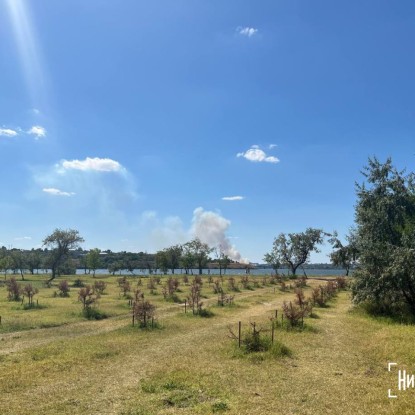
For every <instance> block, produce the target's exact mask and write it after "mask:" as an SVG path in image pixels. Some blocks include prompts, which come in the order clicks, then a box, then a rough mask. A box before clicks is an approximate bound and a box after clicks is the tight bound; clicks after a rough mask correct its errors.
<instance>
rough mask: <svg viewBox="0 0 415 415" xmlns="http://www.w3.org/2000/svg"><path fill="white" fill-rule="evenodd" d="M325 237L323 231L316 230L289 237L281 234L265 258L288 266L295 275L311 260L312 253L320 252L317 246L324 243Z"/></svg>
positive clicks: (310, 229)
mask: <svg viewBox="0 0 415 415" xmlns="http://www.w3.org/2000/svg"><path fill="white" fill-rule="evenodd" d="M325 235H327V234H326V233H325V232H323V230H322V229H315V228H307V229H306V231H305V232H301V233H289V234H288V235H285V234H284V233H281V234H279V235H278V237H277V238H275V239H274V243H273V248H272V251H271V252H269V253H268V254H265V257H266V258H268V260H270V261H273V262H274V263H281V264H284V265H287V266H288V267H289V269H290V270H291V273H292V275H295V273H296V271H297V268H298V267H299V266H300V265H302V264H304V263H306V262H307V261H308V260H309V257H310V253H311V252H320V251H319V249H318V248H317V245H319V244H321V243H323V237H324V236H325Z"/></svg>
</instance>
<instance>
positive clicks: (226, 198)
mask: <svg viewBox="0 0 415 415" xmlns="http://www.w3.org/2000/svg"><path fill="white" fill-rule="evenodd" d="M243 199H245V197H244V196H225V197H222V200H229V201H233V200H243Z"/></svg>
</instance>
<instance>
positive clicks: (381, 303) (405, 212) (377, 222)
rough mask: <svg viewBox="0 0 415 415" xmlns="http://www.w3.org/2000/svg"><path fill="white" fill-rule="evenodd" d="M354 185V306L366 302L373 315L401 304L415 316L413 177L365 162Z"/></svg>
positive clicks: (374, 161)
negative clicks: (356, 256)
mask: <svg viewBox="0 0 415 415" xmlns="http://www.w3.org/2000/svg"><path fill="white" fill-rule="evenodd" d="M362 174H363V176H364V177H365V179H366V180H365V182H364V183H363V184H361V185H359V184H356V192H357V204H356V213H355V221H356V235H357V244H358V248H359V267H358V269H357V270H356V272H355V273H354V274H353V276H354V277H355V283H354V285H353V290H352V295H353V300H354V301H355V302H356V303H360V302H363V301H368V302H370V303H372V304H373V305H374V306H375V309H376V310H377V311H380V312H383V311H387V312H390V311H394V310H396V308H401V307H402V304H405V305H407V306H409V309H410V311H411V312H412V313H413V314H415V186H414V180H415V176H414V174H413V173H410V174H405V171H398V170H397V169H396V168H395V167H394V166H393V165H392V160H391V159H390V158H388V159H387V160H386V162H385V163H381V162H379V160H378V159H377V158H373V159H369V161H368V165H367V166H365V167H364V170H363V171H362Z"/></svg>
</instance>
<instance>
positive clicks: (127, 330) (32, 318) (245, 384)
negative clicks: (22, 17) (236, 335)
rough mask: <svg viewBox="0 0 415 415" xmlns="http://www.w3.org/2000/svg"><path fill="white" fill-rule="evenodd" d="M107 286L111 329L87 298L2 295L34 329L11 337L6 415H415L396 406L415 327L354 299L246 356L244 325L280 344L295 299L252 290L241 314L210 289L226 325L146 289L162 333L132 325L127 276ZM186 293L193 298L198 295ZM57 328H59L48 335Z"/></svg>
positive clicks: (2, 350)
mask: <svg viewBox="0 0 415 415" xmlns="http://www.w3.org/2000/svg"><path fill="white" fill-rule="evenodd" d="M28 278H29V277H28ZM85 280H87V281H88V280H89V281H92V278H91V279H88V278H85ZM131 281H133V279H131ZM106 282H107V283H108V289H107V292H108V294H107V295H105V296H102V298H101V300H100V304H99V308H100V309H102V310H103V311H104V312H106V313H110V314H111V315H113V317H111V318H108V319H106V320H101V321H87V320H85V319H84V318H83V317H82V315H81V314H80V311H81V305H80V303H78V302H77V301H76V294H75V293H76V291H77V290H75V289H73V290H72V291H71V297H69V298H53V297H52V295H51V294H50V293H51V292H53V291H54V289H56V288H51V289H46V288H40V292H39V294H38V296H39V303H41V304H45V305H47V308H44V309H39V310H23V309H19V307H18V306H17V305H15V304H12V303H11V302H8V301H7V300H4V299H5V297H6V291H5V288H0V310H1V313H2V314H3V315H4V316H6V317H5V319H9V320H10V321H14V322H16V321H19V319H23V318H26V319H27V320H26V321H25V324H26V325H25V324H23V325H22V327H23V328H24V329H25V331H16V332H11V331H12V330H11V328H10V327H9V328H8V329H7V330H4V328H3V332H0V408H1V409H0V412H1V413H2V414H10V415H26V414H45V415H48V414H53V415H55V414H71V415H72V414H117V415H121V414H123V415H137V414H140V415H150V414H161V415H163V414H212V413H223V414H250V415H251V414H339V413H342V414H373V413H379V414H405V413H408V414H410V413H413V412H412V409H413V408H414V399H415V395H414V390H407V391H405V392H403V391H402V392H401V394H400V395H399V398H398V399H394V400H391V399H388V398H387V389H389V388H392V389H393V388H395V389H396V388H397V382H396V374H394V373H389V372H388V371H387V362H389V361H392V362H397V363H399V365H401V366H400V367H402V368H406V369H407V370H408V371H411V370H412V372H414V371H415V370H414V369H415V351H414V349H413V332H414V327H413V326H407V325H400V324H393V323H391V322H389V324H386V323H385V321H384V320H381V319H380V320H378V319H374V318H373V317H368V316H367V315H366V314H364V313H362V312H360V311H359V312H358V311H353V310H352V308H351V303H350V299H349V294H348V292H341V293H340V294H339V295H338V297H337V298H336V299H335V300H333V301H332V302H330V303H329V306H328V307H325V308H315V309H314V313H315V315H317V316H318V317H319V318H308V319H307V320H306V327H307V328H308V329H306V330H290V329H287V328H286V327H279V328H278V329H277V330H276V332H275V346H274V347H273V348H271V349H270V351H269V352H267V351H265V352H259V353H252V354H251V353H244V352H243V350H242V351H241V350H238V348H237V345H236V343H235V340H233V339H231V338H229V337H228V334H229V329H228V326H230V327H231V328H233V330H234V331H235V329H236V328H237V325H238V321H241V322H242V327H243V330H249V327H250V323H253V322H255V324H256V327H262V328H263V329H264V332H263V335H264V336H269V328H270V324H271V322H270V318H271V317H273V316H274V314H275V309H279V310H280V309H281V304H282V301H284V300H292V299H293V290H288V291H287V292H281V291H279V290H278V289H277V290H275V293H274V290H273V286H266V287H262V288H256V289H255V290H243V289H241V292H240V293H237V294H236V296H235V304H234V305H233V306H231V307H220V306H217V305H216V304H217V303H216V300H217V296H216V295H214V294H213V293H212V290H211V288H210V287H209V285H208V284H207V282H205V283H204V288H203V295H204V296H205V297H207V299H204V300H203V301H204V302H205V304H206V306H207V307H209V309H210V310H211V311H213V313H214V316H212V317H211V318H201V317H197V316H192V315H190V314H188V315H185V314H184V310H183V307H182V306H181V305H179V304H175V303H171V302H167V301H165V300H164V299H163V297H162V295H161V290H160V289H158V290H157V291H158V294H156V295H153V296H150V295H148V292H147V291H148V290H147V288H146V286H145V280H144V279H143V287H142V288H143V290H144V291H145V293H146V296H147V295H148V297H147V298H148V299H150V301H152V302H154V303H156V304H157V306H158V322H159V324H160V328H157V329H154V330H141V329H138V328H137V327H132V326H131V322H130V317H129V307H128V302H127V300H125V299H123V298H120V297H119V294H118V286H117V282H116V278H113V277H109V278H107V279H106ZM320 283H321V281H316V282H312V281H311V282H310V284H320ZM181 289H182V291H183V293H180V296H184V295H185V294H186V293H187V291H188V287H186V286H181ZM309 291H310V289H309V288H306V289H305V292H306V295H308V294H309ZM13 307H14V308H13ZM45 323H46V324H48V323H49V324H55V325H56V327H52V328H46V329H39V328H40V327H42V325H44V324H45ZM13 324H16V323H13ZM31 325H32V326H33V327H37V328H38V329H33V330H29V328H30V326H31ZM15 327H16V326H15ZM266 330H268V331H266Z"/></svg>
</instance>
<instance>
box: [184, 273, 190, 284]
mask: <svg viewBox="0 0 415 415" xmlns="http://www.w3.org/2000/svg"><path fill="white" fill-rule="evenodd" d="M183 284H184V285H187V284H189V277H188V276H187V275H186V274H185V275H183Z"/></svg>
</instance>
